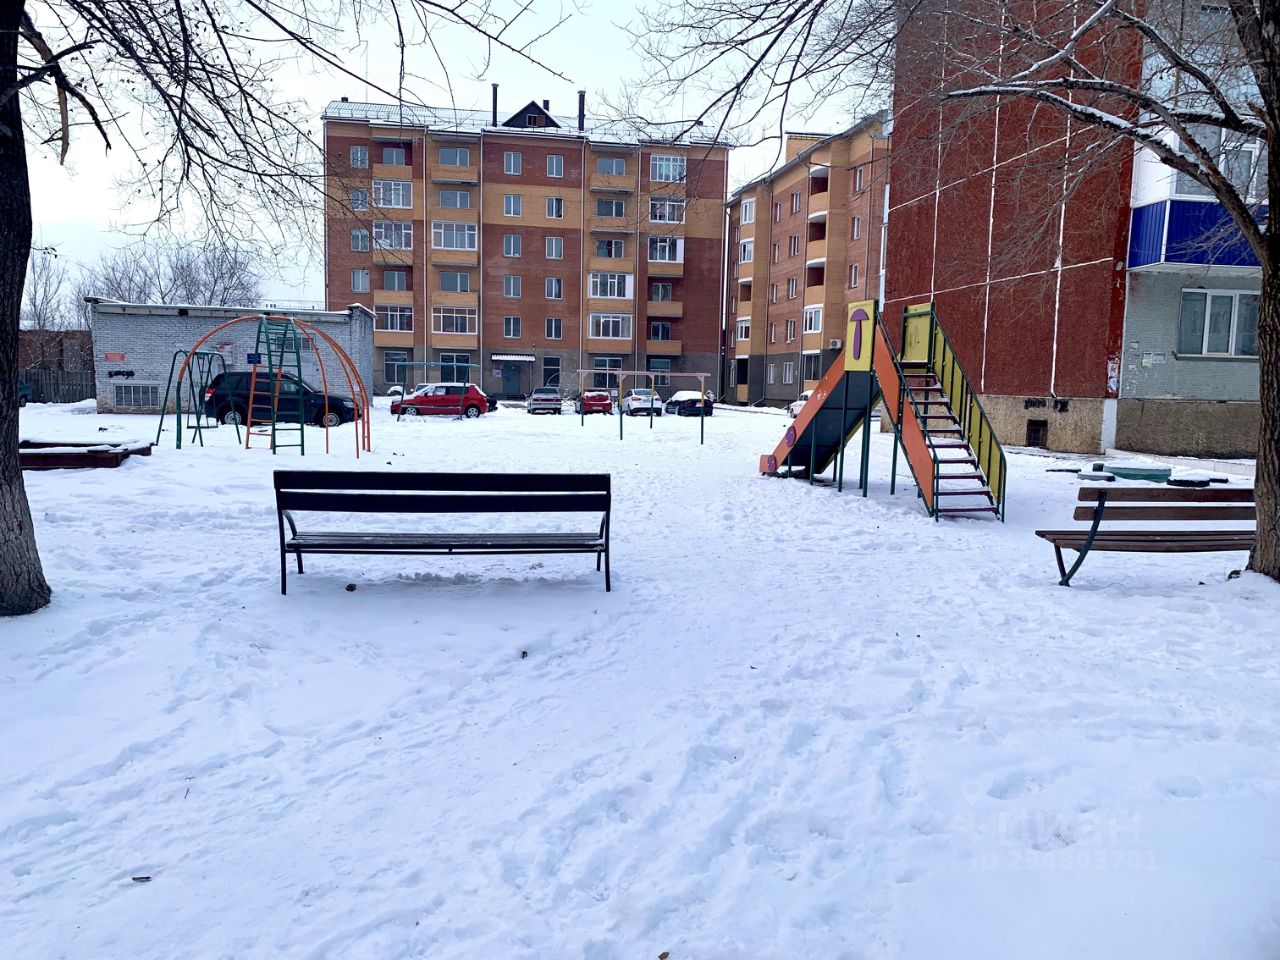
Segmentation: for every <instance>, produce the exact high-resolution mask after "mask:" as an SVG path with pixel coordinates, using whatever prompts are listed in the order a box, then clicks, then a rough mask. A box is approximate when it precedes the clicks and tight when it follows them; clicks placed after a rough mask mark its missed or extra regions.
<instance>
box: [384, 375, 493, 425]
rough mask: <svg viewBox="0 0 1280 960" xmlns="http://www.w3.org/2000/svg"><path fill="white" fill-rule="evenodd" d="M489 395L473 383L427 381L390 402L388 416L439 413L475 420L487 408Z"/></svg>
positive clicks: (487, 409) (416, 415)
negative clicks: (405, 395) (411, 391)
mask: <svg viewBox="0 0 1280 960" xmlns="http://www.w3.org/2000/svg"><path fill="white" fill-rule="evenodd" d="M491 409H492V407H491V406H490V404H489V398H488V396H486V395H485V392H484V391H483V390H481V389H480V388H479V387H477V386H476V385H475V384H474V383H428V384H427V385H426V386H423V387H419V388H418V389H417V390H415V391H413V393H411V394H409V395H408V396H407V397H404V398H403V399H400V400H393V401H392V402H391V414H392V416H397V417H398V416H400V415H402V414H403V415H404V416H406V417H418V416H423V417H425V416H432V415H437V414H438V415H442V416H450V417H467V418H468V419H475V418H476V417H478V416H480V414H482V413H486V412H488V411H489V410H491Z"/></svg>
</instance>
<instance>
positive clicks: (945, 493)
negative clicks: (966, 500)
mask: <svg viewBox="0 0 1280 960" xmlns="http://www.w3.org/2000/svg"><path fill="white" fill-rule="evenodd" d="M990 495H991V491H990V490H988V489H987V488H986V487H983V488H982V489H981V490H939V491H938V496H940V497H983V496H990Z"/></svg>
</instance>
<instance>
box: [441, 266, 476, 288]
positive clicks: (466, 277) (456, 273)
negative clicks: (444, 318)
mask: <svg viewBox="0 0 1280 960" xmlns="http://www.w3.org/2000/svg"><path fill="white" fill-rule="evenodd" d="M449 276H452V277H462V278H463V279H462V280H461V281H460V282H459V286H458V289H456V290H450V289H449V288H448V287H446V286H445V285H444V278H445V277H449ZM462 284H466V286H465V287H464V286H462ZM440 292H441V293H470V292H471V273H470V271H467V270H441V271H440Z"/></svg>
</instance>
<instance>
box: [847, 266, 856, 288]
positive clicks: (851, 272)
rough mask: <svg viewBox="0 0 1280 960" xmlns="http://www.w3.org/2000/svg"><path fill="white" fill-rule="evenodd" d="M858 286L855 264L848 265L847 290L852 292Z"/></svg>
mask: <svg viewBox="0 0 1280 960" xmlns="http://www.w3.org/2000/svg"><path fill="white" fill-rule="evenodd" d="M857 285H858V265H857V264H856V263H851V264H849V289H850V290H852V289H853V288H854V287H856V286H857Z"/></svg>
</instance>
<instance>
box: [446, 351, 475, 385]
mask: <svg viewBox="0 0 1280 960" xmlns="http://www.w3.org/2000/svg"><path fill="white" fill-rule="evenodd" d="M440 379H441V380H444V381H446V382H453V383H470V382H471V354H469V353H442V354H440Z"/></svg>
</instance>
